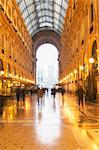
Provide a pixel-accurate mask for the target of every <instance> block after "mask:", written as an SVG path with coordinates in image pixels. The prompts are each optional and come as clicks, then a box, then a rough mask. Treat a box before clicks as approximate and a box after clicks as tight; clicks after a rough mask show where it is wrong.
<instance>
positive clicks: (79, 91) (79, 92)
mask: <svg viewBox="0 0 99 150" xmlns="http://www.w3.org/2000/svg"><path fill="white" fill-rule="evenodd" d="M76 94H77V96H78V104H79V106H80V104H82V107H83V105H84V104H83V94H84V90H83V87H82V86H81V85H80V86H78V89H77V91H76Z"/></svg>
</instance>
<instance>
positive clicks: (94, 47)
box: [92, 40, 98, 72]
mask: <svg viewBox="0 0 99 150" xmlns="http://www.w3.org/2000/svg"><path fill="white" fill-rule="evenodd" d="M96 50H97V42H96V40H95V41H94V43H93V47H92V57H93V58H94V64H93V69H94V71H95V72H97V71H98V69H97V68H98V59H97V52H96Z"/></svg>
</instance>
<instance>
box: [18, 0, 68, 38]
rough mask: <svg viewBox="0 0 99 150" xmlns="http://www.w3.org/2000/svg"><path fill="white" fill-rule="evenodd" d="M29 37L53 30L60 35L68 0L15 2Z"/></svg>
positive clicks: (20, 0) (19, 0)
mask: <svg viewBox="0 0 99 150" xmlns="http://www.w3.org/2000/svg"><path fill="white" fill-rule="evenodd" d="M17 4H18V5H19V7H20V10H21V14H22V16H23V18H24V20H25V24H26V26H27V29H28V31H29V33H30V35H31V36H32V37H33V35H35V34H36V33H37V32H39V31H42V30H47V29H50V30H53V31H55V32H56V33H58V34H59V35H61V32H62V29H63V24H64V17H65V15H66V9H67V6H68V0H17Z"/></svg>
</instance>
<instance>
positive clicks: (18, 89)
mask: <svg viewBox="0 0 99 150" xmlns="http://www.w3.org/2000/svg"><path fill="white" fill-rule="evenodd" d="M20 96H21V93H20V88H17V89H16V99H17V105H18V106H19V100H20Z"/></svg>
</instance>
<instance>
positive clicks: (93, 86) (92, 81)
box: [89, 40, 98, 101]
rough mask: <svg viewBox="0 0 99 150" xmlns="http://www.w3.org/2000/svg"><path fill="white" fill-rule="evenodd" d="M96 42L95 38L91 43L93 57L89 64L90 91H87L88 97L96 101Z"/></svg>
mask: <svg viewBox="0 0 99 150" xmlns="http://www.w3.org/2000/svg"><path fill="white" fill-rule="evenodd" d="M96 50H97V42H96V40H95V41H94V43H93V46H92V53H91V57H92V58H93V59H94V63H92V64H90V76H89V79H90V80H89V89H90V93H89V95H90V96H89V97H90V98H91V100H94V101H96V94H97V83H96V74H97V72H98V61H97V53H96Z"/></svg>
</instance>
